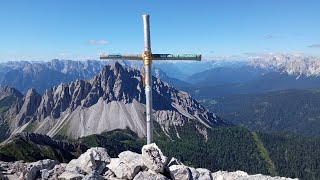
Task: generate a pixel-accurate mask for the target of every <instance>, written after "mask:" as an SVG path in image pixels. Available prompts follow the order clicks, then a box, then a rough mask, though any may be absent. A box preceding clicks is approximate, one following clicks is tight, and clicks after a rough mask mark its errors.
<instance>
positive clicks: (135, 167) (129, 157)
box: [107, 151, 143, 179]
mask: <svg viewBox="0 0 320 180" xmlns="http://www.w3.org/2000/svg"><path fill="white" fill-rule="evenodd" d="M142 166H143V164H142V159H141V155H139V154H137V153H133V152H130V151H125V152H122V153H120V154H119V158H112V159H111V162H110V164H108V165H107V167H108V168H109V169H110V170H111V171H112V172H114V174H115V176H116V177H117V178H121V179H133V178H134V177H135V175H136V174H138V173H139V171H140V170H141V167H142Z"/></svg>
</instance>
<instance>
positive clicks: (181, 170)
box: [169, 165, 192, 180]
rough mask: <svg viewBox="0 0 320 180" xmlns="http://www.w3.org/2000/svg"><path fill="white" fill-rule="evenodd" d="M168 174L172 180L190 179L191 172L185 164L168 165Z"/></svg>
mask: <svg viewBox="0 0 320 180" xmlns="http://www.w3.org/2000/svg"><path fill="white" fill-rule="evenodd" d="M169 171H170V176H171V178H172V179H173V180H189V179H192V174H191V171H190V169H189V168H188V167H187V166H183V165H172V166H170V167H169Z"/></svg>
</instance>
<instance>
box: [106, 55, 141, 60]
mask: <svg viewBox="0 0 320 180" xmlns="http://www.w3.org/2000/svg"><path fill="white" fill-rule="evenodd" d="M100 59H111V60H143V58H142V55H141V54H124V55H120V54H109V55H102V56H100Z"/></svg>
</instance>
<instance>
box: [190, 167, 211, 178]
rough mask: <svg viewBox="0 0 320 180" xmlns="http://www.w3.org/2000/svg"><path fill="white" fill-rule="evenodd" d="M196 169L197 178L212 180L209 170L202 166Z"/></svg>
mask: <svg viewBox="0 0 320 180" xmlns="http://www.w3.org/2000/svg"><path fill="white" fill-rule="evenodd" d="M196 170H197V171H198V172H199V180H213V177H212V175H211V171H210V170H208V169H203V168H197V169H196ZM192 175H193V174H192Z"/></svg>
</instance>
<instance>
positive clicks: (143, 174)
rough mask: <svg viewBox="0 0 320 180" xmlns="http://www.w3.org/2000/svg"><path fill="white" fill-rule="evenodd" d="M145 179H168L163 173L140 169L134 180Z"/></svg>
mask: <svg viewBox="0 0 320 180" xmlns="http://www.w3.org/2000/svg"><path fill="white" fill-rule="evenodd" d="M145 179H152V180H168V178H166V177H165V176H164V175H162V174H153V173H151V172H149V171H140V172H139V173H138V174H137V175H136V176H135V177H134V178H133V180H145Z"/></svg>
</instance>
